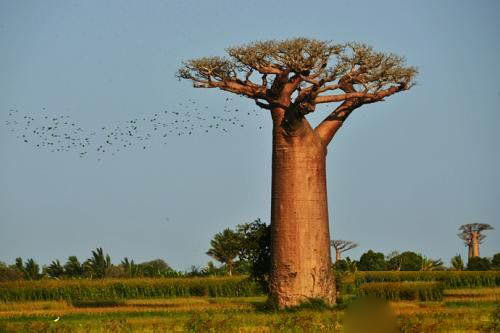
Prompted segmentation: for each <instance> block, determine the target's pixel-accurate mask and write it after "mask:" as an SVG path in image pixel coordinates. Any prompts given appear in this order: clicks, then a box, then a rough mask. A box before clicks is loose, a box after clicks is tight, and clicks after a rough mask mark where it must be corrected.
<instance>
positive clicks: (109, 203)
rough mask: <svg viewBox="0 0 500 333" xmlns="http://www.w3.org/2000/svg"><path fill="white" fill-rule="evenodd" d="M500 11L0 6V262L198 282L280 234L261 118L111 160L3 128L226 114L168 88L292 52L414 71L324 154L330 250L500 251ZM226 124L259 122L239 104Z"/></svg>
mask: <svg viewBox="0 0 500 333" xmlns="http://www.w3.org/2000/svg"><path fill="white" fill-rule="evenodd" d="M499 10H500V3H499V2H497V1H493V0H492V1H477V2H472V1H439V2H434V1H420V2H403V1H384V2H373V1H357V2H350V1H309V2H307V4H306V3H305V2H303V1H286V2H285V1H274V2H269V1H251V2H250V1H246V2H243V1H241V2H235V1H148V2H139V1H106V2H103V1H43V2H42V1H22V2H21V1H6V0H1V1H0V50H2V52H0V73H1V75H0V121H1V123H0V154H1V155H0V156H2V159H1V164H0V261H4V262H8V263H12V262H13V261H14V259H15V258H16V257H18V256H21V257H23V258H28V257H33V258H35V259H36V260H37V261H39V262H40V263H41V264H47V263H49V262H50V261H51V260H53V259H60V260H62V261H64V260H66V258H67V256H69V255H77V256H78V257H79V258H80V259H81V260H84V259H85V258H87V257H89V255H90V250H91V249H93V248H96V247H103V248H104V249H105V251H106V252H109V253H110V255H111V257H112V259H113V261H114V262H115V263H118V262H119V261H120V260H121V259H122V258H123V257H126V256H127V257H129V258H133V259H135V260H136V261H144V260H149V259H154V258H163V259H165V260H166V261H167V262H168V263H169V264H171V265H172V266H173V267H175V268H177V269H187V268H189V267H190V266H191V265H203V264H205V263H206V262H207V261H208V260H209V259H210V258H209V257H208V256H207V255H205V252H206V251H207V249H208V246H209V240H210V239H211V237H212V236H213V235H214V234H215V233H216V232H219V231H221V230H222V229H223V228H225V227H227V226H229V227H233V226H235V225H236V224H239V223H243V222H246V221H251V220H253V219H255V218H258V217H260V218H261V219H262V220H264V221H266V222H269V213H270V180H271V169H270V168H271V127H270V120H269V117H268V115H267V114H266V113H265V112H266V111H262V112H261V114H260V115H259V116H253V115H252V116H248V117H246V116H241V122H242V123H244V124H245V127H243V128H234V129H233V130H232V131H231V132H230V133H229V134H227V133H221V132H215V131H210V132H209V133H204V132H200V133H196V134H195V135H191V136H182V137H177V138H175V137H174V138H169V139H168V140H167V141H166V142H164V141H162V140H160V139H155V138H153V139H152V140H151V142H150V144H149V145H148V149H142V147H140V146H139V145H137V146H133V147H131V148H129V149H126V150H125V151H122V152H120V153H119V154H116V155H113V156H112V155H106V156H105V158H102V160H101V161H97V159H96V158H95V154H94V155H90V156H88V157H85V158H80V157H79V155H78V153H76V152H75V151H69V152H59V153H58V152H55V153H52V152H50V151H48V150H45V149H37V148H35V147H34V146H33V145H32V144H25V143H24V142H23V140H21V139H20V138H17V136H18V135H19V133H20V132H19V129H18V130H16V131H15V132H11V131H10V127H9V126H7V125H5V122H6V121H8V120H9V115H8V114H9V110H11V109H16V110H19V114H22V115H30V116H31V117H33V118H36V119H40V118H41V117H42V116H43V115H49V116H58V115H67V116H69V117H70V118H71V119H72V120H74V121H76V122H78V123H79V124H81V126H82V127H84V128H86V129H93V128H96V129H98V128H100V127H101V126H108V127H109V126H113V125H115V124H120V123H124V122H125V121H127V120H130V119H134V118H136V117H149V116H150V115H152V114H154V113H157V112H160V111H162V110H164V109H168V110H177V109H179V108H181V107H180V106H179V103H184V102H185V101H186V100H187V99H192V100H195V101H196V103H197V104H198V105H202V106H207V108H206V109H205V110H206V111H205V112H207V113H210V114H212V113H213V114H221V112H223V111H222V110H223V109H224V106H225V105H226V104H227V102H226V101H225V99H226V97H227V95H226V94H222V93H219V92H217V91H215V90H200V89H193V88H192V87H191V85H190V84H189V83H188V82H179V81H178V80H177V79H176V78H175V77H174V74H175V72H176V70H177V68H178V67H179V66H180V64H181V62H182V60H186V59H189V58H193V57H199V56H205V55H222V54H223V52H224V48H226V47H228V46H234V45H238V44H241V43H245V42H249V41H253V40H259V39H282V38H289V37H296V36H305V37H314V38H318V39H327V40H334V41H338V42H344V41H350V40H354V41H360V42H366V43H368V44H371V45H373V46H374V47H375V48H376V49H378V50H382V51H390V52H394V53H397V54H401V55H404V56H406V58H407V61H408V64H410V65H414V66H418V67H419V70H420V75H419V77H418V79H417V80H418V83H419V84H418V85H417V86H416V87H415V88H413V89H412V90H411V91H409V92H406V93H401V94H398V95H397V96H393V97H391V98H389V99H388V100H387V101H386V102H383V103H378V104H373V105H368V106H366V107H364V108H362V109H360V110H357V111H356V113H354V114H353V115H352V116H351V117H350V119H349V120H348V122H347V124H346V125H345V126H344V127H343V128H342V130H341V132H340V133H339V134H338V136H337V137H336V138H335V139H334V142H332V144H331V145H330V147H329V153H328V191H329V193H328V194H329V209H330V216H331V219H330V224H331V231H332V237H333V238H341V239H349V240H353V241H356V242H358V243H359V244H360V246H359V248H357V249H355V250H353V251H351V252H350V253H349V255H351V256H352V257H356V258H357V257H359V255H360V254H361V253H363V252H364V251H366V250H368V249H374V250H378V251H381V252H384V253H388V252H390V251H392V250H400V251H401V250H413V251H418V252H422V253H423V254H425V255H427V256H429V257H432V258H442V259H443V260H444V261H445V262H447V263H448V262H449V258H450V257H451V256H453V255H455V254H456V253H461V254H462V255H465V254H466V251H465V247H464V246H463V244H462V243H461V241H460V240H459V239H458V238H457V237H456V233H457V231H458V227H459V226H460V225H461V224H464V223H469V222H481V223H489V224H491V225H493V226H494V227H495V228H496V230H493V231H490V232H488V238H487V239H486V241H485V243H484V244H483V245H482V247H481V255H484V256H491V255H493V254H494V253H496V252H500V247H499V246H498V244H500V225H499V224H498V221H500V208H499V202H500V176H499V172H498V170H500V154H499V150H498V143H499V142H500V132H499V126H500V114H499V111H500V110H499V109H500V107H499V106H500V85H499V78H500V65H499V62H498V55H499V54H500V39H499V38H498V36H500V23H499V21H498V13H499ZM231 108H233V109H234V108H238V109H240V110H242V111H247V110H248V111H250V110H254V109H255V107H254V105H253V104H252V103H251V102H249V101H246V100H244V99H242V98H234V100H233V101H231ZM182 110H183V112H184V111H185V110H184V109H182ZM326 112H327V109H326V108H323V109H321V110H319V112H318V114H317V115H313V116H312V117H311V121H312V122H313V123H316V122H318V121H319V119H321V117H324V116H325V115H326ZM259 126H262V127H263V128H262V129H261V130H259V129H258V127H259Z"/></svg>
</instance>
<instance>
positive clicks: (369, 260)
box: [358, 250, 387, 271]
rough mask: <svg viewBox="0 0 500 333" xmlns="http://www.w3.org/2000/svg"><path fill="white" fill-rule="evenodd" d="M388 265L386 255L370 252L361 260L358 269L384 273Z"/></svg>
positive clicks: (363, 255) (364, 254)
mask: <svg viewBox="0 0 500 333" xmlns="http://www.w3.org/2000/svg"><path fill="white" fill-rule="evenodd" d="M386 266H387V263H386V261H385V258H384V254H383V253H380V252H373V251H372V250H369V251H368V252H366V253H363V254H362V255H361V257H360V258H359V263H358V268H359V270H360V271H384V270H385V269H386Z"/></svg>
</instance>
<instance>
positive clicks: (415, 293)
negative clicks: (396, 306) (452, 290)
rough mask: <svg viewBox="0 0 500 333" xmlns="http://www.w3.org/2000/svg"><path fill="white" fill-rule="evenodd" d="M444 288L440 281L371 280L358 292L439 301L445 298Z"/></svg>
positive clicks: (379, 296)
mask: <svg viewBox="0 0 500 333" xmlns="http://www.w3.org/2000/svg"><path fill="white" fill-rule="evenodd" d="M443 290H444V285H443V283H440V282H371V283H366V284H364V285H362V286H361V287H359V288H358V289H357V294H358V296H369V297H376V298H382V299H386V300H396V301H399V300H410V301H413V300H420V301H439V300H442V299H443Z"/></svg>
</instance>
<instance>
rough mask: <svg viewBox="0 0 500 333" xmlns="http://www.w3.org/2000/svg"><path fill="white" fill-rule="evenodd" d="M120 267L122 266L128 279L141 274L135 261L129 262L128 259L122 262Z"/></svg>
mask: <svg viewBox="0 0 500 333" xmlns="http://www.w3.org/2000/svg"><path fill="white" fill-rule="evenodd" d="M120 265H121V266H122V268H123V270H124V271H125V274H127V276H128V277H135V276H138V275H139V273H140V267H139V265H136V263H135V262H134V260H130V261H129V260H128V258H127V257H125V258H124V259H123V260H122V262H121V264H120Z"/></svg>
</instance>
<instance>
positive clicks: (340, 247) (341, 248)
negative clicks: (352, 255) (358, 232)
mask: <svg viewBox="0 0 500 333" xmlns="http://www.w3.org/2000/svg"><path fill="white" fill-rule="evenodd" d="M330 244H331V245H332V246H333V248H334V249H335V261H338V260H340V259H341V258H340V256H341V254H342V253H344V252H346V251H349V250H352V249H354V248H355V247H357V246H358V244H356V243H354V242H351V241H346V240H341V239H335V240H332V241H331V242H330Z"/></svg>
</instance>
